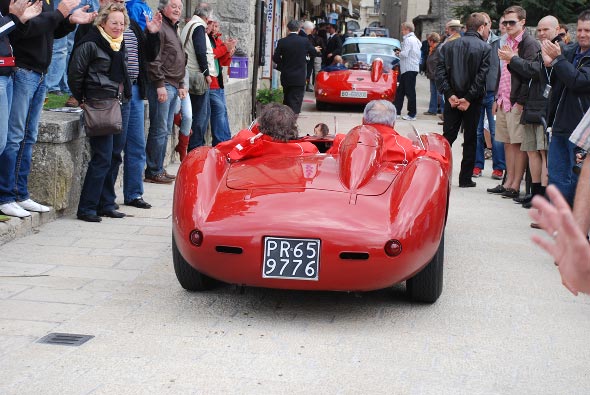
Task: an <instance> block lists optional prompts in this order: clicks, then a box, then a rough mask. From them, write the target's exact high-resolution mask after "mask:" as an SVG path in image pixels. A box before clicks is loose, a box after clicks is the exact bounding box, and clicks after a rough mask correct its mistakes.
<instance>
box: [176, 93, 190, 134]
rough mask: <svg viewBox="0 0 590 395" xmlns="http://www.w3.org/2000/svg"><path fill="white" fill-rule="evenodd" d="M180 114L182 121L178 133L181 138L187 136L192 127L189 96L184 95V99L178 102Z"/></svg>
mask: <svg viewBox="0 0 590 395" xmlns="http://www.w3.org/2000/svg"><path fill="white" fill-rule="evenodd" d="M180 114H181V118H182V120H181V121H180V128H179V132H180V134H182V135H183V136H189V135H190V134H191V127H192V125H193V107H192V105H191V96H190V95H186V96H185V98H184V99H182V100H181V101H180Z"/></svg>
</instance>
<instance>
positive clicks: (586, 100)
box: [541, 10, 590, 205]
mask: <svg viewBox="0 0 590 395" xmlns="http://www.w3.org/2000/svg"><path fill="white" fill-rule="evenodd" d="M576 39H577V40H578V42H577V43H576V44H574V45H570V46H568V47H565V49H564V50H563V51H562V50H561V47H560V45H559V44H558V43H552V42H551V41H549V40H545V41H543V43H542V44H541V49H542V55H543V61H544V63H545V66H548V67H549V66H553V74H552V75H551V81H552V83H551V86H552V88H551V98H550V102H549V115H548V124H549V126H550V127H551V128H552V130H551V132H552V134H551V142H550V143H549V152H548V157H547V166H548V171H549V183H550V184H555V185H556V186H557V188H558V189H559V191H560V192H561V193H562V194H563V196H564V197H565V198H566V200H567V201H568V202H569V203H570V205H571V204H573V199H574V194H575V189H576V184H577V182H578V176H577V175H575V174H574V173H573V172H572V167H573V166H574V164H575V163H576V160H575V154H574V144H573V143H572V142H570V141H569V136H570V134H571V133H572V131H573V130H574V129H575V128H576V125H577V124H578V123H579V122H580V120H581V119H582V117H583V116H584V113H585V112H586V111H587V110H588V108H590V10H586V11H583V12H582V13H581V14H580V15H579V16H578V29H577V34H576Z"/></svg>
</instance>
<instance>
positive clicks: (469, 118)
mask: <svg viewBox="0 0 590 395" xmlns="http://www.w3.org/2000/svg"><path fill="white" fill-rule="evenodd" d="M480 115H481V103H480V102H477V101H475V102H473V103H471V104H470V106H469V108H468V109H467V111H464V112H463V117H462V118H463V122H462V123H463V158H462V160H461V171H460V173H459V185H467V184H469V183H471V175H472V174H473V167H474V164H475V149H476V146H477V124H478V122H479V119H480Z"/></svg>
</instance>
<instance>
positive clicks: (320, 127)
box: [313, 123, 330, 137]
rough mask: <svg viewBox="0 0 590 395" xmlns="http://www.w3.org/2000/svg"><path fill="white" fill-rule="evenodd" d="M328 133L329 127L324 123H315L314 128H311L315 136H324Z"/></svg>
mask: <svg viewBox="0 0 590 395" xmlns="http://www.w3.org/2000/svg"><path fill="white" fill-rule="evenodd" d="M329 133H330V129H329V128H328V125H326V124H325V123H318V124H317V125H315V128H313V135H314V136H315V137H326V136H327V135H328V134H329Z"/></svg>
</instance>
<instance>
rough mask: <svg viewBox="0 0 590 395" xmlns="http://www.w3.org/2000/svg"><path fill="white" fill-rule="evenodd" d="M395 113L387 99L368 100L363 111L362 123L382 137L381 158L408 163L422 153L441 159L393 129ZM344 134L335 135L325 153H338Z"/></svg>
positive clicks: (386, 160) (385, 160) (387, 160)
mask: <svg viewBox="0 0 590 395" xmlns="http://www.w3.org/2000/svg"><path fill="white" fill-rule="evenodd" d="M396 115H397V111H396V110H395V106H394V105H393V104H392V103H391V102H389V101H387V100H373V101H370V102H369V103H368V104H367V105H366V107H365V111H364V113H363V125H364V126H371V127H373V128H375V129H376V130H377V131H378V132H379V133H380V134H381V136H382V137H383V157H382V160H383V161H384V162H395V163H409V162H411V161H412V160H414V159H415V158H416V157H418V156H422V155H428V156H432V157H435V156H436V159H438V160H443V158H442V157H441V156H440V155H438V154H435V153H431V152H427V151H425V150H423V149H421V148H418V147H416V146H415V145H413V144H412V140H410V139H408V138H407V137H404V136H401V135H400V134H399V133H398V132H396V131H395V129H394V125H395V118H396ZM345 136H346V135H344V134H338V135H336V137H335V138H334V144H333V145H332V148H330V149H329V150H328V152H327V153H328V154H333V155H335V154H338V151H339V148H340V143H341V142H342V140H344V137H345Z"/></svg>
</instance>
